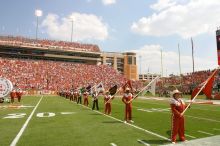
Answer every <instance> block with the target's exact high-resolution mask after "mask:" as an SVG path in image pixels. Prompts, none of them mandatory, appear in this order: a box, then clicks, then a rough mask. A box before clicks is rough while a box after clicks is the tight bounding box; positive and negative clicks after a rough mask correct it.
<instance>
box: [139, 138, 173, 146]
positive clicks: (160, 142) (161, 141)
mask: <svg viewBox="0 0 220 146" xmlns="http://www.w3.org/2000/svg"><path fill="white" fill-rule="evenodd" d="M141 141H143V142H146V143H148V144H153V145H163V144H168V143H170V142H169V141H167V140H144V139H142V140H141ZM139 143H141V142H139Z"/></svg>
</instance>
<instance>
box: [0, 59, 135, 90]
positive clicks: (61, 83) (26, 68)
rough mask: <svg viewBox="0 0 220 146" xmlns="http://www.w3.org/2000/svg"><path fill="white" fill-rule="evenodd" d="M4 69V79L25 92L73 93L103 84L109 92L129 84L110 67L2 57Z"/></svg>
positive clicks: (1, 61)
mask: <svg viewBox="0 0 220 146" xmlns="http://www.w3.org/2000/svg"><path fill="white" fill-rule="evenodd" d="M0 68H1V72H0V77H5V78H8V79H9V80H11V81H12V83H13V85H15V86H17V87H18V88H21V89H23V90H26V89H37V90H38V89H46V90H52V91H58V90H64V89H65V90H69V89H72V88H79V87H87V86H88V85H92V86H93V85H95V84H98V83H100V82H102V83H103V84H104V87H105V89H109V88H110V87H112V86H114V85H118V86H119V87H121V86H122V85H124V84H125V83H126V81H127V79H126V78H125V77H124V76H123V75H122V74H120V73H118V72H117V71H116V70H114V69H113V68H112V67H110V66H107V65H86V64H76V63H71V62H58V61H45V60H27V59H25V60H23V59H10V58H0ZM135 86H136V85H135Z"/></svg>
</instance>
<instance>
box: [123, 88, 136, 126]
mask: <svg viewBox="0 0 220 146" xmlns="http://www.w3.org/2000/svg"><path fill="white" fill-rule="evenodd" d="M132 98H133V95H132V93H130V88H126V89H125V93H124V96H123V97H122V102H124V104H125V123H127V122H130V123H134V121H132V102H130V101H131V99H132Z"/></svg>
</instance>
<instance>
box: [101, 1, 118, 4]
mask: <svg viewBox="0 0 220 146" xmlns="http://www.w3.org/2000/svg"><path fill="white" fill-rule="evenodd" d="M102 3H103V4H104V5H112V4H115V3H116V0H102Z"/></svg>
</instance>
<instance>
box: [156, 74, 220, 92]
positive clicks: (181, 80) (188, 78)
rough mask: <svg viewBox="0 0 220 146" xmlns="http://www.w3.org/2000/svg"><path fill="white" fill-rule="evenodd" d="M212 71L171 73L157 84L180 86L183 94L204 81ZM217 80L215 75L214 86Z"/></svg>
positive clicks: (160, 85)
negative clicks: (177, 74) (175, 74)
mask: <svg viewBox="0 0 220 146" xmlns="http://www.w3.org/2000/svg"><path fill="white" fill-rule="evenodd" d="M212 72H213V70H204V71H196V72H194V73H187V74H185V75H181V77H180V76H174V75H172V76H170V77H166V78H163V80H161V81H160V82H158V83H157V85H158V86H159V87H162V86H163V87H164V86H167V87H169V86H174V87H177V88H180V90H181V91H182V92H183V93H185V94H191V92H192V90H193V89H194V88H195V87H197V86H198V85H199V84H201V83H202V82H204V81H206V80H207V79H208V77H209V76H210V75H211V74H212ZM162 81H163V82H162ZM219 81H220V78H219V77H218V76H216V77H215V82H214V86H216V85H217V83H219Z"/></svg>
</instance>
